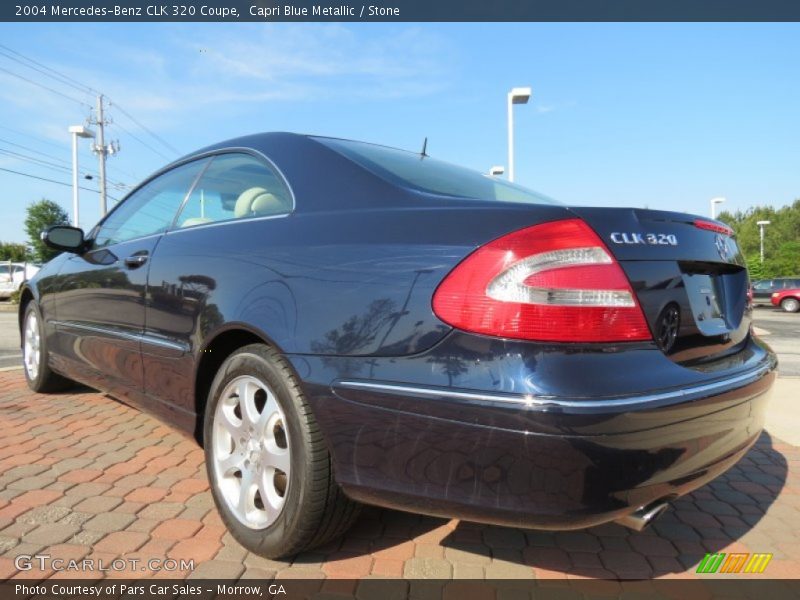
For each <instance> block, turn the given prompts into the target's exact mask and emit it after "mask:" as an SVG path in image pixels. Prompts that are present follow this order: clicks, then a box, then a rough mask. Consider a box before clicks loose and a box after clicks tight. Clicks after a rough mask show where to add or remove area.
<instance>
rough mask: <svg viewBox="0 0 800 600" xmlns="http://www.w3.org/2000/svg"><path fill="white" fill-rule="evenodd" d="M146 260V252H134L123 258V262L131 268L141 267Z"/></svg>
mask: <svg viewBox="0 0 800 600" xmlns="http://www.w3.org/2000/svg"><path fill="white" fill-rule="evenodd" d="M146 262H147V254H134V255H133V256H129V257H128V258H126V259H125V264H126V265H127V266H128V267H130V268H131V269H136V268H138V267H141V266H142V265H143V264H144V263H146Z"/></svg>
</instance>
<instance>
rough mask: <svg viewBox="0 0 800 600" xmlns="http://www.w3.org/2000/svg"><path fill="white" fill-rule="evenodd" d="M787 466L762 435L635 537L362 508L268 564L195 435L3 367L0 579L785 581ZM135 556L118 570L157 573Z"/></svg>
mask: <svg viewBox="0 0 800 600" xmlns="http://www.w3.org/2000/svg"><path fill="white" fill-rule="evenodd" d="M799 476H800V449H798V448H796V447H794V446H790V445H788V444H785V443H782V442H780V441H779V440H776V439H772V438H771V437H770V436H769V435H768V434H766V433H765V434H763V435H762V437H761V439H760V440H759V441H758V443H757V445H756V446H755V447H754V448H753V449H752V450H751V451H750V453H749V454H748V455H747V456H746V457H745V458H744V459H743V460H742V461H741V462H740V463H739V464H738V465H737V466H735V467H734V468H733V469H731V470H730V471H729V472H728V473H727V474H726V475H724V476H723V477H721V478H719V479H717V480H716V481H714V482H712V483H711V484H710V485H707V486H705V487H704V488H702V489H700V490H698V491H696V492H695V493H693V494H691V495H690V496H687V497H685V498H682V499H680V500H679V501H677V502H676V503H675V505H674V507H673V509H672V510H671V511H669V512H668V513H667V514H666V515H665V516H664V517H662V518H661V519H660V520H659V521H658V522H657V523H656V524H655V525H654V526H653V528H652V529H650V530H648V531H645V532H643V533H634V532H631V531H629V530H627V529H624V528H623V527H620V526H617V525H603V526H601V527H595V528H592V529H589V530H585V531H574V532H540V531H526V530H520V529H510V528H502V527H491V526H486V525H477V524H473V523H466V522H463V521H458V520H449V521H448V520H445V519H436V518H431V517H423V516H419V515H412V514H405V513H399V512H393V511H385V510H379V509H372V508H368V509H366V510H365V511H364V513H363V516H362V517H361V518H360V520H359V521H358V522H357V523H356V525H355V527H353V529H352V530H351V531H350V532H349V533H347V534H346V535H345V536H344V537H343V538H342V539H341V540H338V541H336V542H334V543H331V544H329V545H327V546H325V547H323V548H318V549H316V550H314V551H311V552H307V553H305V554H301V555H300V556H297V557H296V558H295V559H293V560H290V561H274V560H267V559H264V558H261V557H258V556H255V555H253V554H251V553H249V552H247V551H246V550H244V549H243V548H242V547H241V546H239V545H238V544H237V543H236V542H235V541H234V540H233V538H232V537H231V536H230V535H229V534H227V533H226V530H225V527H224V526H223V524H222V522H221V520H220V518H219V515H218V513H217V511H216V509H215V508H214V505H213V501H212V499H211V495H210V493H209V491H208V481H207V479H206V475H205V467H204V464H203V452H202V450H201V449H200V448H199V447H198V446H197V445H196V444H195V442H194V441H192V440H190V439H188V438H185V437H183V436H182V435H180V434H178V433H176V432H175V431H174V430H172V429H171V428H169V427H168V426H166V425H163V424H161V423H160V422H158V421H157V420H155V419H154V418H151V417H149V416H147V415H145V414H142V413H140V412H138V411H137V410H135V409H132V408H129V407H127V406H125V405H123V404H121V403H119V402H116V401H114V400H112V399H110V398H108V397H106V396H103V395H101V394H99V393H95V392H91V391H87V390H85V389H83V390H78V391H73V392H70V393H66V394H60V395H38V394H33V393H31V392H30V391H28V389H27V387H26V386H25V384H24V379H23V376H22V372H21V371H19V370H17V371H10V372H3V373H0V579H3V578H6V577H33V578H43V577H50V576H61V577H63V576H64V573H60V574H59V573H55V572H54V571H52V570H51V569H50V568H49V567H46V568H45V569H44V570H41V569H39V568H38V567H36V568H33V569H31V570H29V571H24V572H22V571H17V570H16V568H15V565H14V560H13V559H14V557H16V556H18V555H22V554H49V555H50V556H51V557H53V558H61V559H65V560H68V559H81V558H84V557H91V558H102V559H103V560H104V561H105V563H106V564H107V565H108V564H111V561H113V560H115V559H118V558H126V559H130V558H137V559H139V560H140V561H146V560H150V559H157V560H162V561H163V560H165V559H176V560H180V559H187V560H188V559H192V560H194V564H195V569H194V571H193V572H190V571H189V570H184V571H178V572H177V573H170V575H172V576H175V575H178V576H181V577H182V576H192V577H220V578H223V577H224V578H238V577H243V578H250V577H253V578H265V577H273V576H276V575H277V576H280V577H303V578H304V577H314V578H322V577H327V578H360V577H365V576H370V575H371V576H378V577H392V578H393V577H407V578H417V577H425V578H531V577H535V578H538V579H543V578H548V579H552V578H555V579H564V578H570V579H572V578H587V577H588V578H637V579H638V578H651V577H681V578H683V577H689V578H691V577H694V576H695V575H694V571H695V568H696V565H697V564H698V562H699V561H700V560H701V559H702V557H703V556H704V555H705V553H706V552H711V551H714V552H716V551H722V552H772V553H773V554H774V558H773V560H772V562H771V563H770V564H769V566H768V572H769V576H771V577H773V578H779V577H797V576H799V575H800V527H798V524H800V483H799V482H800V477H799ZM116 564H120V563H116ZM141 564H142V563H141V562H140V563H139V565H140V566H138V567H137V569H136V570H133V571H131V570H127V571H124V572H122V573H116V574H115V576H131V575H134V576H153V575H156V573H155V572H153V571H152V570H148V569H147V568H145V570H144V571H143V570H142V566H141ZM70 575H71V576H74V575H75V574H74V573H72V574H70ZM87 575H88V576H90V577H93V578H100V577H102V576H103V575H104V574H103V573H88V574H87ZM106 575H109V573H106ZM609 585H617V584H616V583H615V582H609Z"/></svg>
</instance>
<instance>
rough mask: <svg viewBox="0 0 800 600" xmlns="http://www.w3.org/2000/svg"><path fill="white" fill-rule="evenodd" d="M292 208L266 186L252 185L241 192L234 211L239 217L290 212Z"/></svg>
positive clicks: (235, 215)
mask: <svg viewBox="0 0 800 600" xmlns="http://www.w3.org/2000/svg"><path fill="white" fill-rule="evenodd" d="M290 208H291V207H290V206H289V203H288V202H286V201H285V200H283V199H282V198H279V197H278V196H276V195H275V194H273V193H271V192H269V191H267V190H266V189H265V188H263V187H251V188H249V189H247V190H245V191H244V192H242V193H241V194H239V198H238V199H237V200H236V206H235V208H234V210H233V213H234V217H236V218H237V219H242V218H244V217H265V216H269V215H279V214H282V213H285V212H289V210H290Z"/></svg>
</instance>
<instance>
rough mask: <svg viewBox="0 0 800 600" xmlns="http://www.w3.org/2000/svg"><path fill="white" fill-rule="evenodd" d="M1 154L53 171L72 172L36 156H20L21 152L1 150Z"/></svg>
mask: <svg viewBox="0 0 800 600" xmlns="http://www.w3.org/2000/svg"><path fill="white" fill-rule="evenodd" d="M0 154H6V155H8V156H13V157H14V158H18V159H21V160H27V161H29V162H33V163H38V164H40V165H42V166H45V167H50V168H52V169H61V170H62V171H66V172H67V173H70V172H71V171H72V170H71V169H70V168H69V167H65V166H63V165H57V164H56V163H52V162H50V161H47V160H42V159H41V158H36V157H34V156H26V155H25V154H20V153H19V152H13V151H12V150H4V149H2V148H0Z"/></svg>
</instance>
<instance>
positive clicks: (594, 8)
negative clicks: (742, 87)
mask: <svg viewBox="0 0 800 600" xmlns="http://www.w3.org/2000/svg"><path fill="white" fill-rule="evenodd" d="M0 21H6V22H70V21H81V22H98V23H99V22H104V23H107V22H200V21H207V22H208V21H216V22H234V23H235V22H278V21H281V22H304V21H307V22H335V21H338V22H358V21H374V22H381V21H382V22H424V21H429V22H445V21H452V22H469V21H479V22H510V21H572V22H581V21H595V22H597V21H657V22H664V21H683V22H688V21H730V22H736V21H800V1H798V0H372V1H371V2H370V1H369V0H367V2H366V3H362V2H357V3H356V2H352V1H351V2H347V1H343V2H337V1H335V0H333V1H330V2H324V1H323V2H319V1H317V2H314V1H308V0H286V1H280V0H222V1H216V2H215V1H209V0H205V1H204V0H174V1H173V0H170V1H168V2H165V3H163V4H161V3H157V2H153V1H152V0H42V1H39V2H36V1H32V0H11V1H9V2H2V3H0Z"/></svg>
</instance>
